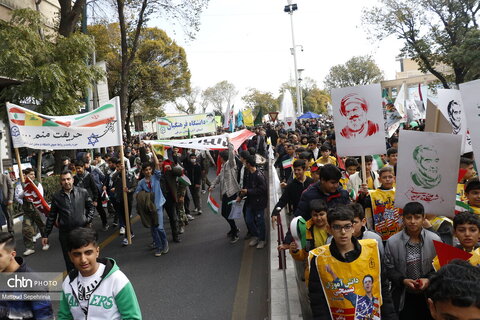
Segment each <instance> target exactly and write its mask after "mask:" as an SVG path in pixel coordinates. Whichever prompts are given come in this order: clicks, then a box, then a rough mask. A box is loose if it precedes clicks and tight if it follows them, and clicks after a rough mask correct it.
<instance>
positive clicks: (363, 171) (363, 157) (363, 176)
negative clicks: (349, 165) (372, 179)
mask: <svg viewBox="0 0 480 320" xmlns="http://www.w3.org/2000/svg"><path fill="white" fill-rule="evenodd" d="M361 161H362V182H363V183H364V184H368V181H367V166H366V165H365V156H361Z"/></svg>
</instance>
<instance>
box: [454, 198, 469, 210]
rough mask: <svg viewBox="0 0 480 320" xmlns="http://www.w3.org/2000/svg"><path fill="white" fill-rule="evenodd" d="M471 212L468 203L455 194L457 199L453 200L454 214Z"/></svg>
mask: <svg viewBox="0 0 480 320" xmlns="http://www.w3.org/2000/svg"><path fill="white" fill-rule="evenodd" d="M464 211H468V212H472V209H471V208H470V206H469V205H468V203H465V202H463V201H462V200H460V197H458V196H457V199H456V201H455V214H459V213H460V212H464Z"/></svg>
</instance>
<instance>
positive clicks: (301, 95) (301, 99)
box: [297, 69, 305, 114]
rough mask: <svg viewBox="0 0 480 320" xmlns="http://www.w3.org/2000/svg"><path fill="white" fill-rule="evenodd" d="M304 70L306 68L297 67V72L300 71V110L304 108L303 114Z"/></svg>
mask: <svg viewBox="0 0 480 320" xmlns="http://www.w3.org/2000/svg"><path fill="white" fill-rule="evenodd" d="M303 70H305V69H297V72H298V88H299V91H300V110H302V114H303V90H302V80H303V79H302V72H303Z"/></svg>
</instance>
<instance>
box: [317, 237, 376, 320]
mask: <svg viewBox="0 0 480 320" xmlns="http://www.w3.org/2000/svg"><path fill="white" fill-rule="evenodd" d="M360 244H361V245H362V253H361V254H360V256H359V257H358V258H357V259H356V260H355V261H353V262H350V263H348V262H341V261H339V260H337V259H336V258H334V257H333V256H332V254H331V252H330V245H325V246H322V247H319V248H316V249H314V250H312V251H310V258H309V259H311V258H312V257H313V256H312V255H315V256H316V257H317V259H316V267H317V270H318V275H319V276H320V281H321V282H322V287H323V292H324V293H325V297H326V299H327V303H328V307H329V309H330V315H331V317H332V319H333V320H366V319H369V320H380V319H381V316H380V306H381V305H382V303H383V302H382V293H381V279H380V254H379V252H378V244H377V242H376V241H375V240H373V239H365V240H360Z"/></svg>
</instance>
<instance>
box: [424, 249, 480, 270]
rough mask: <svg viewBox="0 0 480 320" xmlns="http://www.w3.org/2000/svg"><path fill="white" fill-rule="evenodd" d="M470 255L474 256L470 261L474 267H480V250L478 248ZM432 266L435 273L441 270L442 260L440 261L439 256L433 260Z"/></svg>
mask: <svg viewBox="0 0 480 320" xmlns="http://www.w3.org/2000/svg"><path fill="white" fill-rule="evenodd" d="M470 253H471V254H472V256H471V257H470V259H468V262H470V264H471V265H472V266H478V265H480V248H477V249H475V250H473V251H472V252H470ZM432 264H433V268H434V269H435V271H438V270H440V260H439V259H438V256H435V258H433V263H432Z"/></svg>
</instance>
